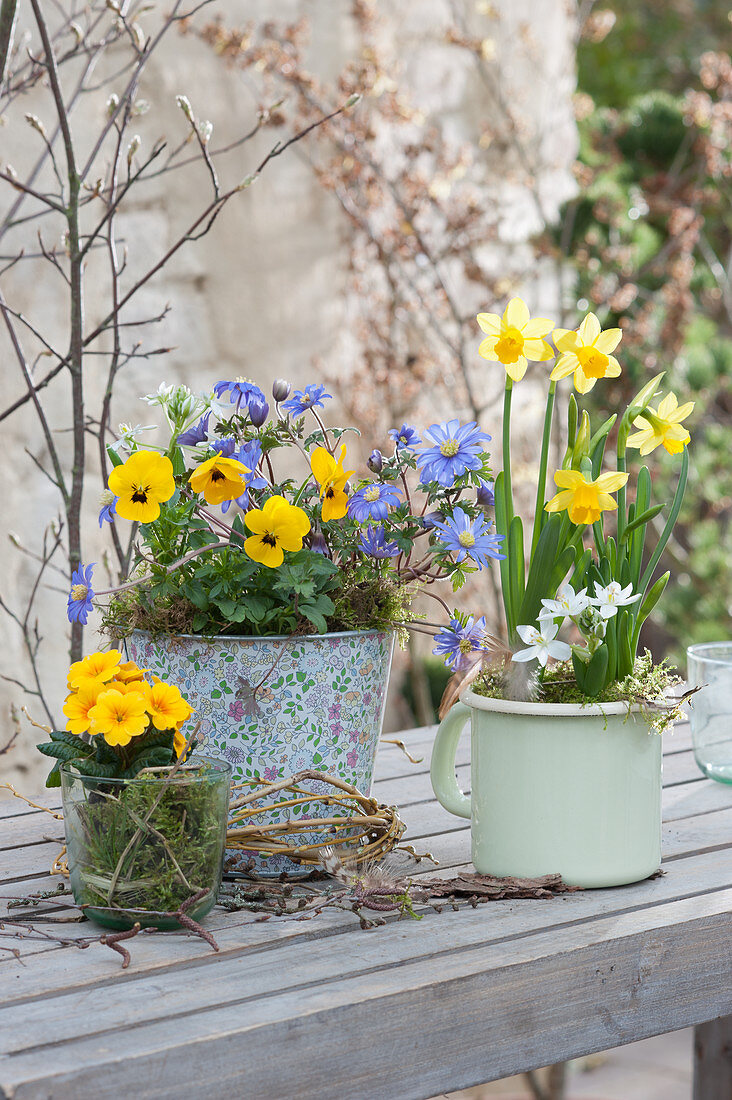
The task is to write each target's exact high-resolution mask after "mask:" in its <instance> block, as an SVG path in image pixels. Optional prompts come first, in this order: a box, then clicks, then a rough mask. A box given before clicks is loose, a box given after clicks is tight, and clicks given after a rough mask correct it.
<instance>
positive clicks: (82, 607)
mask: <svg viewBox="0 0 732 1100" xmlns="http://www.w3.org/2000/svg"><path fill="white" fill-rule="evenodd" d="M95 564H96V563H95V562H92V563H91V565H87V566H86V568H85V567H84V566H83V565H79V568H78V569H76V570H75V571H74V572H73V573H72V574H71V591H70V592H69V600H68V604H67V607H66V614H67V615H68V619H69V622H70V623H81V624H82V625H83V626H86V621H87V619H88V618H89V612H90V611H91V610H92V607H93V606H94V604H93V600H94V589H93V588H92V571H93V569H94V565H95Z"/></svg>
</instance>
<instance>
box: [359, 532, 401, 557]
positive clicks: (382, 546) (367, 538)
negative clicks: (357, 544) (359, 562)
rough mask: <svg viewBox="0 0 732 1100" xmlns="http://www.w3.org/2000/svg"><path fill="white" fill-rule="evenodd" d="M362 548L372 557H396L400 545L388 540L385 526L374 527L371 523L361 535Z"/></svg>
mask: <svg viewBox="0 0 732 1100" xmlns="http://www.w3.org/2000/svg"><path fill="white" fill-rule="evenodd" d="M361 549H362V550H363V552H364V554H368V556H369V557H370V558H395V557H396V556H397V554H398V553H399V547H398V546H397V544H396V543H395V542H387V541H386V534H385V532H384V528H383V527H372V526H371V524H369V526H368V527H367V528H366V531H365V532H364V534H362V535H361Z"/></svg>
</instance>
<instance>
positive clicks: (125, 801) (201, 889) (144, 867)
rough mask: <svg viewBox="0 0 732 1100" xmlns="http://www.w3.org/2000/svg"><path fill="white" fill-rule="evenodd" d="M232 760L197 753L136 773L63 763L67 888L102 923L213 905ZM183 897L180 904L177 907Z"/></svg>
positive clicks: (119, 925) (197, 912) (151, 919)
mask: <svg viewBox="0 0 732 1100" xmlns="http://www.w3.org/2000/svg"><path fill="white" fill-rule="evenodd" d="M230 781H231V766H230V765H229V764H227V763H226V761H222V760H213V759H211V758H210V757H193V758H192V759H191V760H189V761H188V762H187V763H186V764H183V765H181V766H178V767H171V768H149V769H146V770H145V771H143V772H141V773H140V774H139V775H137V776H136V777H135V778H134V779H99V778H94V777H92V776H88V775H81V774H79V772H78V771H77V770H76V769H75V768H73V767H72V766H70V765H69V764H62V765H61V788H62V796H63V808H64V825H65V829H66V847H67V858H68V866H69V873H70V876H71V888H72V890H73V893H74V900H75V901H76V904H77V905H79V906H83V907H84V912H85V913H86V915H87V916H88V917H90V918H91V919H92V920H95V921H96V922H97V923H98V924H101V925H104V926H105V927H106V928H113V929H116V930H122V929H127V928H131V927H133V925H134V924H135V923H136V922H139V923H140V925H141V927H143V928H146V927H155V928H160V929H173V928H178V927H180V920H179V916H178V914H180V912H181V911H182V912H184V913H185V914H186V916H187V917H189V918H191V919H193V920H196V921H198V920H200V919H201V918H202V917H204V916H205V915H206V914H207V913H208V912H209V911H210V910H211V908H212V907H213V906H214V904H215V902H216V897H217V894H218V889H219V886H220V883H221V870H222V864H223V857H224V846H225V842H226V824H227V816H228V806H229V785H230ZM181 907H182V908H181Z"/></svg>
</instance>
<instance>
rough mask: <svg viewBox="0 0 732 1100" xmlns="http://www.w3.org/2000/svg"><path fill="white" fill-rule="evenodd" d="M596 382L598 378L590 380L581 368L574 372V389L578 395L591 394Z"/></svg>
mask: <svg viewBox="0 0 732 1100" xmlns="http://www.w3.org/2000/svg"><path fill="white" fill-rule="evenodd" d="M596 381H597V379H596V378H588V377H587V375H586V374H585V372H584V371H583V370H582V367H581V366H578V367H577V370H576V371H575V372H574V388H575V389H576V390H577V393H589V392H590V390H591V389H592V387H593V386H594V384H595V382H596Z"/></svg>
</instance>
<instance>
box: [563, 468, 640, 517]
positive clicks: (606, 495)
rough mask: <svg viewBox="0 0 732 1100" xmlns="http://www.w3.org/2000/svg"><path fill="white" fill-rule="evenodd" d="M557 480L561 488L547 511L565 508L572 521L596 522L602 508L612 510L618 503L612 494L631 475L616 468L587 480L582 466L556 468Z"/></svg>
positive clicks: (607, 510) (603, 510)
mask: <svg viewBox="0 0 732 1100" xmlns="http://www.w3.org/2000/svg"><path fill="white" fill-rule="evenodd" d="M554 480H555V482H556V484H557V485H558V487H559V488H560V489H561V490H562V492H560V493H557V495H556V496H554V497H552V499H551V500H550V501H549V502H548V504H547V505H546V510H547V512H563V511H564V510H565V509H566V510H567V513H568V515H569V518H570V520H571V521H572V523H574V524H576V525H577V526H580V525H581V524H583V523H595V522H596V521H597V520H598V519H599V518H600V516H601V515H602V513H603V512H612V511H614V510H615V509H616V508H617V504H616V503H615V501H614V500H613V498H612V497H611V496H610V493H616V492H617V491H618V489H621V488H622V487H623V485H625V483H626V481H627V480H628V475H627V474H626V473H622V472H621V471H619V470H616V471H615V472H614V473H609V474H600V476H599V477H598V478H597V479H596V480H595V481H587V480H586V478H584V477H583V475H582V474H581V473H580V472H579V470H557V472H556V473H555V475H554Z"/></svg>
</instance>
